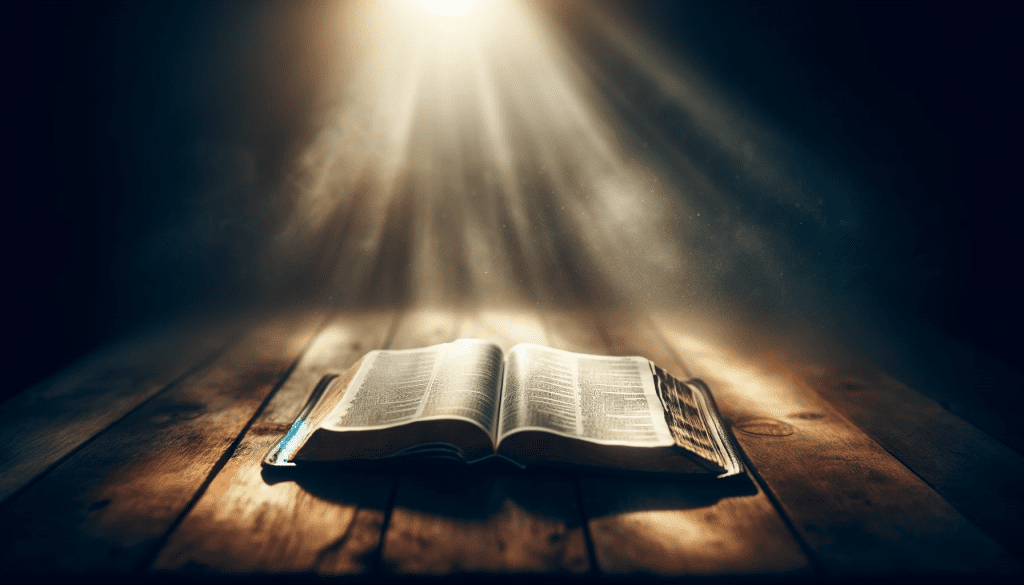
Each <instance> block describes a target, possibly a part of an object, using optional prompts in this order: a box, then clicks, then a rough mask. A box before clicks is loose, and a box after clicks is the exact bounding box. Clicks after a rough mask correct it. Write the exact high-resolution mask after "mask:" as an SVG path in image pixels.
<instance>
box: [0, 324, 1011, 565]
mask: <svg viewBox="0 0 1024 585" xmlns="http://www.w3.org/2000/svg"><path fill="white" fill-rule="evenodd" d="M317 323H318V321H316V319H315V318H314V319H310V318H306V319H301V318H299V319H296V318H291V319H285V320H282V321H277V322H275V323H270V324H264V325H262V326H261V327H259V328H257V329H254V330H253V331H251V332H250V333H249V334H248V335H247V336H246V337H245V338H244V339H242V340H241V341H240V342H238V343H236V344H235V345H233V346H231V347H230V349H229V350H227V351H226V352H225V353H224V354H223V355H220V356H219V357H217V358H216V359H215V360H213V361H210V362H209V363H208V364H207V365H205V366H203V367H202V368H198V367H197V366H196V364H197V363H200V360H201V358H197V359H196V361H191V365H187V364H189V363H190V360H192V358H186V357H184V356H183V355H182V356H181V357H182V359H181V360H180V361H176V360H175V359H173V358H175V357H179V354H173V355H165V356H164V359H163V361H161V360H160V359H157V358H153V359H152V361H146V360H147V359H149V358H145V357H144V356H145V355H146V352H144V351H142V352H140V353H139V354H129V357H125V355H124V354H122V356H121V357H120V358H117V357H112V358H110V359H109V361H104V360H98V361H95V362H92V363H90V364H86V365H85V366H83V367H82V368H80V369H78V370H77V372H73V373H72V374H69V375H66V376H64V377H63V378H61V379H58V380H54V381H52V382H51V383H49V384H47V385H43V386H41V387H40V388H37V389H35V390H34V391H32V392H29V393H28V394H26V395H25V396H26V397H28V398H20V400H26V399H30V400H34V401H36V403H35V404H44V405H45V403H46V401H47V397H48V399H49V400H51V401H53V402H59V401H60V400H62V399H63V398H62V397H63V396H68V397H70V400H71V401H78V403H79V406H77V407H68V408H63V407H61V408H60V409H55V415H54V416H55V418H54V421H55V422H48V421H47V419H46V417H45V416H43V417H42V418H40V419H39V424H40V425H43V426H42V427H41V428H43V429H48V430H46V431H45V432H43V431H40V433H39V434H38V437H39V438H38V439H37V440H38V441H41V442H40V443H39V445H43V444H45V442H46V441H54V443H53V444H55V445H64V447H61V448H59V449H57V454H56V455H55V456H49V457H50V458H49V459H46V457H47V456H48V455H46V453H43V460H44V461H46V463H44V464H43V466H42V467H41V468H40V469H39V470H37V471H36V472H34V473H30V474H28V479H25V478H24V477H23V478H22V479H20V480H17V479H16V480H14V484H15V487H14V488H13V490H12V491H17V490H18V488H17V486H18V485H21V486H25V485H26V484H28V482H31V483H30V484H29V485H27V487H25V488H24V489H22V490H20V491H17V493H15V494H14V495H13V496H11V497H10V498H9V499H8V500H7V501H5V502H3V504H2V505H0V528H2V530H0V539H2V542H0V545H2V550H0V562H3V563H4V564H5V567H6V568H7V569H9V570H41V569H44V568H45V569H48V570H66V571H75V572H79V571H91V570H99V571H104V572H109V571H123V570H136V569H146V568H148V569H150V570H156V571H160V572H164V571H209V572H216V573H246V574H251V573H252V574H254V573H283V572H315V573H323V574H337V573H346V574H351V573H368V572H369V573H373V572H377V571H385V572H395V573H401V574H409V573H415V574H420V573H429V574H452V573H459V572H464V571H482V572H507V571H519V572H524V571H525V572H563V573H565V572H569V573H572V572H583V571H592V572H604V573H636V572H642V573H653V574H669V575H691V574H713V575H732V574H739V573H747V574H749V573H755V574H766V573H767V574H778V573H807V572H809V571H811V567H814V568H815V569H816V570H818V571H822V572H824V573H826V574H832V575H852V574H859V573H894V572H903V571H949V570H954V571H1017V572H1019V571H1020V570H1021V569H1020V565H1019V564H1017V562H1016V561H1014V559H1013V558H1012V557H1011V556H1010V554H1009V553H1007V551H1006V550H1005V548H1009V549H1011V550H1013V551H1015V552H1018V553H1019V552H1020V549H1019V548H1016V547H1015V546H1014V543H1015V542H1019V540H1020V538H1019V536H1020V532H1019V528H1018V527H1017V525H1016V524H1017V522H1016V520H1019V517H1020V515H1021V514H1020V510H1021V501H1022V499H1024V498H1022V495H1021V492H1020V489H1019V487H1018V485H1017V483H1018V482H1017V481H1015V480H1019V477H1020V475H1021V473H1020V457H1019V455H1017V454H1016V453H1014V452H1013V450H1012V449H1009V448H1007V447H1006V446H1005V445H1003V444H1001V443H1000V442H999V441H995V440H993V439H992V437H990V436H988V435H986V434H985V433H984V432H982V431H980V430H979V429H977V428H975V427H974V426H972V425H970V424H969V423H967V422H965V421H963V420H962V419H960V418H958V417H957V416H956V415H954V414H953V413H951V412H950V411H949V410H948V409H944V408H942V406H941V405H939V404H937V403H936V401H935V400H933V399H931V398H928V397H925V396H923V395H922V394H921V393H918V392H915V391H913V390H910V389H909V388H907V387H906V386H904V385H901V384H899V383H897V382H895V381H893V380H892V379H891V378H888V377H887V376H885V375H884V374H882V373H881V372H879V371H878V370H877V369H873V368H872V367H870V366H869V365H867V364H865V363H864V362H863V361H862V360H861V361H858V359H856V358H855V357H853V358H849V357H848V356H847V357H844V358H842V359H840V358H836V357H835V356H836V355H840V354H835V353H826V354H825V355H826V358H827V359H825V360H824V361H822V359H820V355H819V356H818V357H817V358H816V359H804V358H805V357H806V356H804V355H801V354H795V353H787V351H786V348H785V347H783V346H782V344H781V343H774V342H773V343H772V346H771V347H766V346H765V345H764V343H766V342H765V341H764V339H765V338H763V337H758V336H751V335H746V337H744V332H743V331H728V332H726V331H721V330H720V331H717V332H716V331H714V330H712V329H709V328H705V329H702V328H701V324H700V323H695V322H694V321H692V320H688V319H687V318H685V317H681V316H679V315H678V314H676V315H669V316H665V315H657V316H656V318H655V319H653V320H648V319H646V318H644V317H643V316H639V317H638V316H636V315H634V316H631V317H630V316H626V315H623V314H609V313H600V314H598V313H586V312H582V311H580V312H575V313H569V312H548V313H544V314H532V313H530V312H528V311H524V312H510V313H497V312H488V311H481V310H476V309H469V310H465V311H463V312H460V313H456V312H450V311H430V310H421V309H417V310H411V311H408V312H405V313H402V314H398V313H396V312H387V311H385V312H379V313H361V314H343V315H336V316H334V317H332V319H330V320H329V321H328V324H327V325H325V326H324V328H323V329H322V330H321V332H320V333H319V334H318V335H316V337H315V340H314V337H313V332H314V331H315V330H316V328H317ZM471 336H475V337H483V338H488V339H493V340H495V341H498V342H499V343H501V344H502V345H503V346H505V348H506V349H507V348H508V347H509V346H511V345H512V344H514V343H516V342H520V341H532V342H538V343H546V344H547V345H551V346H554V347H561V348H565V349H570V350H576V351H584V352H592V353H611V354H631V355H644V356H646V357H650V358H652V359H653V360H654V361H655V362H657V363H659V364H661V365H664V366H666V367H667V369H669V370H670V371H672V372H674V373H676V374H677V375H680V376H683V377H686V376H700V377H702V378H704V379H706V380H707V381H708V382H709V384H710V386H711V388H712V391H713V392H714V394H715V397H716V399H717V401H718V403H719V406H720V408H721V410H722V412H723V414H724V416H725V418H726V419H727V420H728V421H729V422H730V423H731V424H732V425H733V428H734V431H735V434H736V436H737V439H738V440H739V442H740V444H741V446H742V447H743V449H744V451H745V454H746V456H747V457H748V458H749V460H750V462H752V463H753V468H752V469H753V472H754V479H755V480H756V481H754V482H751V483H748V484H742V483H740V484H732V485H730V486H723V485H718V484H715V483H711V484H703V485H701V484H691V483H688V482H680V481H673V480H654V479H647V478H625V477H614V476H610V475H602V476H598V475H594V474H587V473H583V474H577V473H572V474H566V473H551V472H539V471H537V470H533V471H530V472H527V473H519V472H515V471H512V470H508V469H506V468H502V467H500V466H498V467H493V466H492V467H485V468H482V469H477V470H462V471H458V472H442V471H434V472H424V471H414V470H403V471H397V470H393V471H381V472H376V473H371V472H365V473H340V472H339V473H323V472H320V473H316V474H304V475H302V474H299V475H296V474H287V473H285V474H276V473H268V472H265V471H263V470H262V469H261V467H260V460H261V459H262V457H263V455H264V454H265V453H266V451H267V450H268V449H269V448H270V446H271V444H273V443H274V442H276V441H277V440H279V439H280V437H281V436H282V435H283V433H284V432H285V431H286V430H287V428H288V426H289V425H290V423H291V422H292V421H293V420H294V417H295V415H296V414H297V412H298V410H299V409H301V408H302V405H303V404H304V402H305V399H306V397H307V396H308V394H309V392H310V391H311V390H312V388H313V386H314V385H315V383H316V381H317V380H318V379H319V377H320V376H321V375H322V374H323V373H324V372H325V371H328V370H333V369H337V370H341V369H344V368H345V367H346V366H347V364H350V363H352V362H354V361H355V360H356V359H358V358H359V357H360V356H361V355H363V354H364V353H365V352H366V351H368V350H370V349H373V348H375V347H392V348H407V347H420V346H425V345H430V344H433V343H438V342H441V341H448V340H451V339H454V338H457V337H471ZM310 340H314V341H312V344H311V345H309V343H310ZM214 345H216V344H214ZM307 345H308V349H306V350H305V353H302V352H303V348H304V347H306V346H307ZM197 349H202V348H197ZM210 351H211V352H212V351H213V349H212V348H211V349H210ZM198 353H199V354H202V353H203V352H202V351H199V352H198ZM300 354H301V355H302V359H301V361H299V362H297V363H296V361H295V360H296V359H297V357H298V356H299V355H300ZM134 355H139V356H143V357H138V358H136V357H133V356H134ZM829 356H832V357H829ZM167 358H172V359H170V360H168V359H167ZM122 359H123V360H127V361H119V360H122ZM830 360H831V361H830ZM161 363H163V364H165V369H163V370H161V368H160V367H159V366H160V364H161ZM293 365H294V369H292V370H291V371H290V373H289V369H290V368H291V367H292V366H293ZM190 367H191V368H192V370H193V371H192V372H191V373H189V374H187V375H186V374H185V373H184V372H188V371H189V368H190ZM175 368H182V370H181V371H182V373H179V374H177V375H176V376H172V374H173V370H174V369H175ZM103 372H108V373H103ZM117 372H129V374H123V373H121V374H119V373H117ZM131 372H136V374H132V373H131ZM286 375H287V379H285V376H286ZM167 376H171V377H170V378H167ZM175 378H177V381H174V380H175ZM93 379H95V380H108V382H95V383H94V382H91V381H90V380H93ZM163 379H166V381H163ZM111 380H112V381H111ZM118 380H120V381H118ZM87 387H96V388H101V389H104V388H105V390H102V391H101V392H98V393H96V394H95V395H98V396H109V397H111V398H104V399H102V400H112V401H113V402H111V404H121V405H122V406H117V407H116V408H120V409H121V410H120V411H119V412H120V414H119V415H117V416H113V415H111V416H113V418H109V417H108V419H106V422H105V423H104V424H103V425H102V427H98V428H97V429H95V430H92V431H90V430H89V429H90V428H92V427H88V426H87V424H97V425H98V424H99V423H84V422H82V421H87V419H88V418H89V414H88V413H90V412H92V411H91V410H90V408H93V406H92V405H91V403H89V401H88V400H87V398H86V397H87V396H89V395H93V394H92V392H85V391H84V390H82V388H87ZM275 388H277V390H276V391H275ZM119 390H120V391H119ZM121 391H123V392H124V394H125V397H134V398H125V397H119V396H118V395H119V394H120V392H121ZM48 393H49V394H48ZM147 393H148V394H147ZM140 396H142V398H139V397H140ZM122 398H124V400H129V402H118V400H121V399H122ZM102 400H101V404H100V405H98V406H96V408H99V407H100V406H102ZM130 400H137V402H135V403H134V406H131V405H129V406H127V407H126V406H124V404H130ZM12 404H15V405H16V404H18V403H17V402H15V403H12ZM26 404H28V403H26ZM4 406H5V407H6V406H7V405H6V404H5V405H4ZM20 408H25V407H20ZM2 413H3V410H2V409H0V415H2ZM69 413H70V414H69ZM83 413H85V414H83ZM911 413H912V414H911ZM254 417H255V418H254ZM851 421H852V422H851ZM58 422H60V423H61V424H68V425H69V427H70V428H72V429H73V430H72V431H70V432H73V433H77V435H76V437H77V438H72V439H70V440H68V441H67V442H64V443H62V442H61V441H63V440H64V438H63V437H62V436H61V433H60V431H59V428H58ZM14 424H20V423H18V421H17V420H15V421H14ZM48 424H49V425H50V426H49V427H46V426H45V425H48ZM104 428H105V430H104ZM3 430H6V429H0V431H3ZM90 433H91V434H90ZM51 436H52V437H53V438H50V437H51ZM35 448H36V450H37V451H40V450H41V449H42V448H41V447H38V446H37V447H35ZM62 449H63V450H62ZM14 469H15V471H17V469H19V468H18V467H17V466H15V468H14ZM40 474H41V475H40ZM0 475H2V477H3V478H4V479H5V480H6V479H7V478H8V473H7V472H5V473H3V474H0ZM33 477H36V478H37V479H35V480H33V479H32V478H33ZM19 481H20V482H21V483H18V482H19ZM972 521H973V523H972ZM997 541H999V542H1001V543H1003V544H1004V545H1005V548H1004V547H1003V546H1000V544H999V543H998V542H997Z"/></svg>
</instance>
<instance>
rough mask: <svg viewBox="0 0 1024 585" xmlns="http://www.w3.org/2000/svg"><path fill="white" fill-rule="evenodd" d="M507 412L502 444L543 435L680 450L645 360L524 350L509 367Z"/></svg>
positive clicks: (504, 397)
mask: <svg viewBox="0 0 1024 585" xmlns="http://www.w3.org/2000/svg"><path fill="white" fill-rule="evenodd" d="M501 412H502V417H501V426H500V431H499V437H500V439H503V438H504V437H506V436H508V435H510V434H512V433H516V432H520V431H526V430H541V431H548V432H554V433H557V434H559V435H563V436H566V437H573V438H579V439H586V440H588V441H592V442H595V443H600V444H604V445H627V446H637V447H662V446H668V445H673V444H675V443H674V441H673V439H672V434H671V433H670V432H669V429H668V424H667V423H666V422H665V413H664V408H663V407H662V403H661V400H660V399H659V397H658V395H657V393H656V390H655V387H654V376H653V374H652V372H651V366H650V361H648V360H646V359H644V358H640V357H602V356H591V355H583V354H577V353H571V352H568V351H561V350H557V349H551V348H548V347H543V346H539V345H531V344H521V345H517V346H515V347H513V348H512V351H510V352H509V354H508V357H507V359H506V365H505V387H504V390H503V393H502V404H501ZM500 439H499V440H500Z"/></svg>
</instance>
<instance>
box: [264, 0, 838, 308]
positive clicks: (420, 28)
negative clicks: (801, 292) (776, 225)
mask: <svg viewBox="0 0 1024 585" xmlns="http://www.w3.org/2000/svg"><path fill="white" fill-rule="evenodd" d="M335 5H336V6H338V8H337V9H336V10H337V11H338V14H337V17H336V18H335V19H334V20H332V21H331V22H329V23H327V24H326V25H325V26H326V27H328V28H333V30H334V31H336V32H335V34H336V37H334V38H336V39H338V50H337V55H336V58H335V59H333V61H332V62H331V63H329V64H328V66H327V69H326V70H325V71H323V72H322V75H321V80H320V87H321V94H322V95H321V96H320V98H319V103H321V104H324V105H323V107H322V108H321V110H320V111H319V114H318V118H317V119H316V125H317V127H318V128H319V130H318V132H317V134H316V136H315V139H314V140H313V141H312V142H311V143H310V144H308V146H307V147H306V148H305V150H304V151H303V152H302V154H301V156H300V157H299V158H298V160H297V161H296V163H295V166H294V169H293V172H292V173H291V175H290V176H289V178H288V181H287V185H285V189H284V194H285V196H286V197H287V198H288V203H289V205H288V207H289V209H290V210H291V211H290V218H289V219H288V220H287V222H286V223H285V224H284V225H283V229H281V230H280V233H278V234H277V235H276V237H275V238H274V240H273V243H272V244H270V250H269V252H270V253H271V256H272V258H274V259H275V260H276V261H272V262H268V263H266V264H265V266H271V267H273V269H272V270H269V271H267V272H266V274H265V276H266V280H267V282H268V283H271V282H279V283H286V286H300V285H302V284H308V285H312V286H316V287H323V288H322V289H321V290H323V291H324V295H325V296H329V297H330V298H331V299H333V300H334V301H335V302H339V303H348V304H366V303H428V304H459V303H466V302H473V303H482V304H487V305H496V304H498V305H509V304H521V303H528V304H531V305H534V304H548V303H553V304H566V305H579V304H620V303H631V302H636V303H644V304H651V303H658V304H662V303H668V304H680V303H686V304H692V303H694V302H697V301H700V300H707V299H710V298H715V297H717V296H721V295H723V294H724V295H737V294H738V295H741V296H743V295H746V296H751V295H753V296H766V295H767V296H770V295H773V294H784V293H785V288H786V284H785V283H786V280H785V277H784V274H783V269H782V267H781V265H780V263H779V254H780V249H779V245H778V244H777V243H776V242H775V241H774V240H773V238H772V235H771V233H770V231H769V230H766V229H764V228H762V227H759V225H758V224H757V223H756V222H754V221H750V220H748V219H747V218H746V216H744V215H743V212H742V210H739V206H738V204H737V202H736V199H735V198H734V197H733V195H732V194H731V193H730V192H729V185H735V186H737V188H744V189H748V190H749V189H760V190H761V191H763V192H765V193H768V194H769V195H767V196H768V197H772V198H775V199H777V200H778V201H780V202H781V203H780V205H783V204H784V205H785V206H786V207H787V208H789V209H795V210H796V211H795V214H796V215H794V217H797V218H798V219H801V220H806V221H807V222H808V223H813V222H818V223H820V224H821V225H822V226H823V225H824V222H826V221H827V218H824V216H823V215H822V213H823V212H822V211H821V209H820V205H818V204H820V202H821V200H820V199H817V198H816V196H814V195H813V189H812V187H813V185H812V183H813V182H814V181H815V180H816V179H815V178H814V177H813V176H812V177H808V176H803V175H800V176H795V173H798V171H794V168H795V167H794V166H793V164H791V162H787V161H790V160H791V158H792V157H791V156H790V155H788V154H786V153H790V154H792V151H793V149H792V148H789V147H784V142H783V141H782V139H781V138H779V137H778V135H776V134H773V133H771V132H769V131H768V130H766V129H764V128H763V127H762V126H761V125H758V124H757V123H755V122H752V121H750V120H749V119H748V118H745V117H743V116H741V115H738V114H737V113H736V112H735V111H732V110H730V108H729V105H728V103H726V101H725V100H724V98H722V97H721V96H720V95H716V94H715V93H714V91H713V90H711V89H709V88H708V87H706V84H705V83H703V82H702V81H701V80H700V78H699V77H697V76H696V75H694V74H693V73H692V72H690V71H689V70H688V69H686V67H685V65H683V64H680V63H678V62H674V61H672V60H671V59H670V58H668V57H667V56H666V55H664V54H661V53H659V52H658V50H657V47H655V46H652V45H650V44H649V43H644V42H643V40H642V39H641V38H640V37H639V36H638V35H636V34H635V33H631V32H630V31H627V30H624V29H622V28H621V26H620V25H618V24H617V22H616V20H615V19H613V18H610V17H609V16H608V15H605V14H601V13H599V12H596V11H593V10H591V7H589V6H583V7H581V8H579V10H580V12H579V14H575V15H573V18H574V19H576V20H574V22H576V26H579V27H583V28H585V31H586V35H588V36H589V37H590V38H592V39H595V40H594V41H593V42H594V43H597V44H601V45H602V46H604V47H605V49H604V50H606V52H609V54H612V55H613V56H614V57H615V59H616V60H617V61H616V62H618V63H620V64H621V69H622V70H621V71H618V72H614V71H613V72H609V71H606V70H603V69H601V68H600V67H598V66H597V65H595V63H594V62H592V61H590V60H589V59H588V57H587V56H586V55H587V54H586V52H585V51H584V50H582V49H581V48H580V47H579V46H577V45H576V44H574V43H573V42H572V41H571V40H570V37H569V36H568V35H566V34H564V31H563V30H562V29H561V28H560V27H561V25H560V24H559V18H558V17H557V16H553V15H552V14H549V13H542V12H538V11H537V9H536V6H535V5H533V4H529V3H521V2H513V1H500V0H485V1H482V2H479V3H475V2H427V1H420V2H413V1H410V0H391V1H383V2H361V3H336V4H335ZM442 5H443V6H442ZM424 9H427V10H429V11H430V12H427V11H426V10H424ZM456 13H459V14H462V16H460V17H458V18H451V17H449V16H438V14H441V15H451V14H456ZM631 92H632V93H631ZM638 92H639V93H645V94H651V95H649V96H648V98H649V103H647V104H640V105H637V104H635V103H633V102H635V101H636V94H637V93H638ZM651 96H653V97H651ZM648 98H645V99H648ZM651 100H653V101H651ZM652 103H653V104H654V106H653V107H655V108H657V109H658V110H659V111H662V112H665V115H664V118H665V119H670V120H675V121H676V122H674V123H673V124H661V123H659V122H658V120H654V121H653V122H652V120H651V118H650V117H649V116H648V117H647V118H645V117H644V116H643V115H642V110H643V109H644V108H647V109H650V108H651V107H652V105H651V104H652ZM680 120H681V121H682V122H680ZM680 124H682V125H683V126H680ZM680 128H682V129H681V130H680ZM680 132H685V133H688V134H686V136H685V138H686V139H687V140H689V142H687V140H682V141H681V140H680V135H681V134H680ZM694 140H696V141H698V143H697V144H698V147H692V148H691V149H690V150H687V148H685V147H683V146H680V144H684V145H685V144H694V142H693V141H694ZM787 149H788V150H787ZM768 152H771V153H775V154H774V155H773V156H769V155H767V154H766V153H768ZM779 153H782V154H779ZM786 156H790V158H786ZM712 157H714V159H715V165H717V167H719V168H724V169H725V173H726V174H727V180H723V179H722V175H723V173H722V172H718V174H717V175H716V174H714V173H709V172H708V171H707V166H708V165H707V164H705V163H706V161H705V160H704V159H705V158H706V159H707V161H711V160H712ZM733 175H735V179H734V178H733ZM815 200H817V204H816V203H815ZM801 205H802V206H803V207H802V208H801ZM737 275H739V276H737ZM737 279H739V280H742V282H743V285H742V287H737V286H736V280H737ZM741 288H742V290H741Z"/></svg>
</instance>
